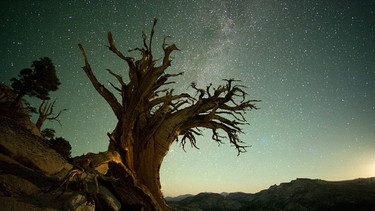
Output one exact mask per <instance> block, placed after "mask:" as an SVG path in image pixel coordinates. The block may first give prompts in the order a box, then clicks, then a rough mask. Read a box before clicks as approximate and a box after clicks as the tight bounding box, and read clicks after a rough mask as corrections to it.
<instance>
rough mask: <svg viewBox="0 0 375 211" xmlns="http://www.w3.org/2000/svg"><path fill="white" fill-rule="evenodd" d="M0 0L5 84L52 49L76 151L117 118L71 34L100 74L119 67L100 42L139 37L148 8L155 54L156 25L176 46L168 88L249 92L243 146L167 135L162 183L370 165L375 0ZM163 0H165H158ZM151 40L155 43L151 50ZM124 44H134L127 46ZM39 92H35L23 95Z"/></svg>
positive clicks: (136, 43) (184, 186)
mask: <svg viewBox="0 0 375 211" xmlns="http://www.w3.org/2000/svg"><path fill="white" fill-rule="evenodd" d="M33 2H34V3H25V1H14V0H6V1H2V3H0V4H1V7H0V8H1V14H2V18H1V19H0V23H1V25H0V26H1V30H0V36H1V39H0V43H1V49H0V54H1V57H0V69H1V75H0V82H3V83H5V84H8V85H9V84H10V80H9V79H10V78H11V77H15V76H16V75H17V74H18V72H19V71H20V70H21V69H22V68H25V67H29V66H30V65H31V62H32V61H33V60H36V59H38V58H40V57H43V56H48V57H50V58H51V59H52V60H53V62H54V64H56V69H57V72H58V76H59V78H60V81H61V82H62V85H61V86H60V88H59V90H58V91H56V92H55V93H53V94H52V97H53V98H57V103H56V108H57V109H62V108H67V109H69V111H68V112H66V113H64V115H63V116H61V123H62V125H63V126H62V127H61V126H60V125H58V124H56V123H48V124H47V125H46V127H53V128H55V130H56V135H57V136H64V137H65V138H66V139H67V140H68V141H70V143H71V144H72V146H73V150H72V153H73V155H81V154H83V153H87V152H98V151H104V150H106V147H107V145H108V138H107V136H106V133H107V132H111V131H112V130H113V129H114V126H115V124H116V122H115V116H114V115H113V114H112V111H111V110H110V108H109V106H108V105H107V104H106V103H105V101H104V100H103V99H101V97H100V96H99V95H98V94H97V93H96V91H95V90H94V88H93V87H92V86H91V85H90V83H89V80H88V79H87V78H86V76H85V75H84V72H83V71H82V69H81V67H82V66H83V65H84V61H83V58H82V56H81V55H80V52H79V49H78V46H77V44H78V43H81V44H82V45H83V46H84V47H85V49H86V51H87V54H88V57H89V60H90V63H91V66H92V68H93V69H94V71H95V74H96V75H97V76H98V78H99V79H100V80H101V81H102V82H103V83H104V84H107V81H108V80H110V81H113V82H114V81H115V80H113V78H112V77H111V76H110V75H108V74H107V72H106V71H105V69H107V68H109V69H112V70H114V71H116V72H118V73H120V72H122V73H123V75H124V76H126V75H127V74H126V70H127V69H126V64H124V63H123V62H122V61H120V60H119V59H118V58H116V56H115V55H113V54H112V53H111V52H109V51H108V49H107V48H106V47H105V45H106V44H107V41H106V37H107V32H108V31H112V33H113V36H114V39H115V42H116V45H117V46H118V48H119V49H121V50H122V51H123V52H124V53H126V52H127V50H128V49H131V48H134V47H140V46H141V45H142V39H141V33H142V31H145V32H146V33H148V32H149V31H150V29H151V26H152V20H153V18H154V17H156V18H158V20H159V21H158V24H157V26H156V34H155V42H154V44H155V46H154V48H153V49H155V52H154V54H155V57H161V55H162V54H161V52H162V50H161V43H162V39H163V37H164V36H166V35H168V36H170V38H169V39H168V40H167V41H168V43H175V44H176V45H177V46H178V47H179V49H180V50H181V51H178V52H175V53H174V54H173V57H174V61H173V62H172V66H171V68H169V70H168V71H169V72H171V73H177V72H181V71H184V72H185V74H184V76H182V77H180V78H176V92H178V91H179V92H182V91H188V92H191V93H193V90H192V89H191V88H189V85H190V83H191V82H196V83H197V84H198V86H206V85H208V84H210V83H213V84H214V85H219V84H222V83H223V81H222V79H224V78H234V79H240V80H241V83H242V84H243V85H245V86H246V87H247V89H246V91H247V93H248V98H249V99H260V100H262V102H261V103H259V104H258V106H259V107H260V108H261V109H260V110H257V111H251V112H248V113H247V114H246V118H247V120H248V122H249V125H245V126H244V127H243V131H244V134H241V135H240V138H241V140H243V141H245V142H246V143H247V144H248V145H251V146H252V147H251V148H248V152H247V153H244V154H241V155H240V156H238V157H237V156H236V155H237V153H236V150H235V148H234V147H231V146H230V145H229V143H226V144H223V145H220V146H219V147H218V145H217V143H215V142H213V141H211V139H210V137H211V135H210V133H209V131H207V133H206V135H205V136H203V137H199V138H198V147H199V148H200V149H199V150H196V149H193V148H189V147H188V148H187V149H186V152H184V151H183V150H182V149H181V148H180V147H179V145H178V143H176V144H174V145H173V146H172V147H171V150H170V152H169V154H168V155H167V157H166V158H165V161H164V163H163V165H162V169H161V181H162V191H163V192H164V195H166V196H168V195H172V196H173V195H179V194H184V193H194V194H195V193H198V192H203V191H209V192H223V191H226V192H234V191H243V192H256V191H258V190H260V189H264V188H268V187H269V186H270V185H273V184H278V183H280V182H284V181H289V180H292V179H295V178H298V177H308V178H320V179H326V180H342V179H353V178H357V177H369V176H375V134H374V131H375V93H374V90H375V59H374V58H375V42H374V36H375V15H374V10H375V2H374V1H373V0H364V1H349V0H348V1H340V3H336V2H337V1H307V0H302V1H275V0H265V1H260V0H259V1H258V0H255V1H252V0H243V1H229V0H228V1H203V0H202V1H198V0H197V1H182V2H178V3H177V1H126V3H124V1H64V2H59V1H56V2H50V3H49V4H45V3H43V1H33ZM156 2H162V3H156ZM157 49H158V50H157ZM129 55H130V56H133V57H137V56H139V55H137V54H135V53H130V54H129ZM32 102H34V103H38V102H37V101H32Z"/></svg>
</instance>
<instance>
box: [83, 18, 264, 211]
mask: <svg viewBox="0 0 375 211" xmlns="http://www.w3.org/2000/svg"><path fill="white" fill-rule="evenodd" d="M155 25H156V20H154V24H153V27H152V30H151V33H150V38H149V39H147V36H146V35H145V34H144V33H143V35H142V37H143V44H144V47H143V48H135V49H133V50H130V51H139V52H141V54H142V58H141V59H139V60H135V59H134V58H131V57H126V56H124V55H123V54H122V53H121V52H120V51H119V50H118V49H117V48H116V46H115V44H114V41H113V38H112V34H111V33H108V41H109V46H108V47H109V50H111V51H112V52H113V53H115V54H116V55H117V56H118V57H119V58H121V59H122V60H124V61H125V62H126V63H127V66H128V68H129V79H130V81H129V82H127V83H125V82H124V81H123V78H122V76H121V75H119V74H117V73H115V72H113V71H112V70H107V71H108V72H109V73H110V74H111V75H112V76H114V77H115V78H116V80H117V82H118V83H119V86H115V85H114V84H113V83H110V84H111V86H112V87H113V88H114V89H115V90H117V91H118V92H119V93H120V95H121V102H119V101H118V100H117V98H116V97H115V95H114V94H113V93H111V92H110V91H109V90H108V89H107V88H106V87H104V85H102V84H101V83H100V82H99V81H98V80H97V78H96V77H95V75H94V73H93V71H92V69H91V67H90V64H89V62H88V58H87V55H86V53H85V51H84V48H83V47H82V45H80V44H79V47H80V50H81V52H82V55H83V57H84V59H85V66H84V67H83V69H84V71H85V73H86V75H87V76H88V78H89V79H90V81H91V82H92V84H93V86H94V87H95V89H96V90H97V91H98V93H99V94H100V95H101V96H102V97H103V98H104V99H105V100H106V101H107V103H108V104H109V105H110V107H111V108H112V110H113V112H114V114H115V116H116V118H117V120H118V123H117V125H116V128H115V129H114V131H113V132H112V133H110V134H108V136H109V139H110V144H109V149H108V150H109V151H114V152H117V153H119V154H120V155H121V161H120V162H112V164H111V165H110V171H109V173H110V174H111V176H114V177H117V178H120V180H119V181H118V182H116V183H115V184H113V187H114V189H115V190H116V192H117V193H118V195H119V196H120V197H121V199H122V201H123V202H124V203H128V204H134V203H138V204H141V205H140V206H143V207H145V208H146V209H149V208H150V207H152V209H155V210H169V207H168V205H167V204H166V202H165V200H164V198H163V195H162V193H161V185H160V179H159V171H160V166H161V164H162V162H163V159H164V157H165V156H166V155H167V153H168V151H169V148H170V146H171V144H172V143H173V142H174V141H175V140H176V139H178V137H179V136H182V139H181V141H180V143H181V144H182V146H183V147H184V146H185V143H186V141H189V142H190V143H191V144H192V146H195V147H196V139H195V136H196V135H201V131H200V130H199V129H198V128H202V127H203V128H208V129H211V130H212V133H213V135H212V138H213V140H214V141H216V142H218V143H222V138H223V136H222V135H219V132H218V131H222V132H224V133H225V134H226V136H227V138H228V139H229V142H230V143H231V144H233V145H234V146H235V148H236V149H237V151H238V154H240V153H241V152H245V151H246V150H245V148H246V147H247V146H243V145H242V142H241V141H240V140H239V139H238V136H237V133H241V132H242V131H241V128H240V127H239V126H240V125H242V124H246V121H245V119H244V116H243V113H244V112H245V111H246V110H250V109H256V107H255V105H254V104H253V102H257V100H247V101H246V100H245V95H246V93H245V92H244V91H243V90H242V88H243V87H242V86H239V85H233V82H236V81H235V80H232V79H231V80H226V84H225V85H222V86H219V87H217V88H212V87H211V85H210V86H208V87H206V89H200V88H197V86H196V85H195V84H194V83H192V88H193V89H195V90H196V91H197V92H198V93H200V95H199V98H198V99H195V98H194V97H192V96H190V95H189V94H187V93H182V94H176V95H175V94H174V93H173V91H174V90H173V89H169V88H166V89H160V88H161V87H162V86H164V85H168V84H171V83H173V82H169V81H168V79H169V78H171V77H175V76H179V75H182V73H177V74H167V73H165V71H166V69H167V68H168V67H169V66H170V65H171V60H170V55H171V53H172V52H173V51H175V50H178V48H177V47H176V46H175V45H174V44H173V45H166V43H165V39H164V42H163V45H162V48H163V50H164V57H163V59H162V61H161V65H160V66H156V63H157V61H156V60H153V55H152V38H153V35H154V27H155ZM147 40H149V43H147ZM228 118H233V120H230V119H228Z"/></svg>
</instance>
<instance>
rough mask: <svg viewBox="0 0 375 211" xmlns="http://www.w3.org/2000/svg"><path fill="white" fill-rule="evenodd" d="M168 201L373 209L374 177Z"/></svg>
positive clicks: (179, 205)
mask: <svg viewBox="0 0 375 211" xmlns="http://www.w3.org/2000/svg"><path fill="white" fill-rule="evenodd" d="M167 201H168V203H169V205H170V206H172V207H173V208H174V209H175V210H375V178H374V177H373V178H367V179H355V180H347V181H338V182H330V181H324V180H319V179H296V180H293V181H291V182H289V183H281V184H280V185H273V186H271V187H270V188H269V189H267V190H263V191H260V192H258V193H255V194H247V193H230V194H228V195H223V194H218V193H200V194H198V195H196V196H191V197H187V198H185V199H182V200H180V201H171V200H167Z"/></svg>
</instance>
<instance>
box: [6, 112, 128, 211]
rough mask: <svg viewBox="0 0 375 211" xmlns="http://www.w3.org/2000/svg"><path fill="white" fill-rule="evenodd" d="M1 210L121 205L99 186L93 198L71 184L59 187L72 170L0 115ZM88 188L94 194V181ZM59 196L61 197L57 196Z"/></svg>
mask: <svg viewBox="0 0 375 211" xmlns="http://www.w3.org/2000/svg"><path fill="white" fill-rule="evenodd" d="M0 122H1V124H0V206H1V207H0V210H4V211H8V210H35V211H37V210H120V209H121V203H120V202H119V201H118V200H117V198H116V197H115V196H114V195H113V194H112V193H111V192H110V191H109V190H108V189H107V188H106V187H105V186H104V185H103V184H100V183H99V194H95V196H93V199H90V196H89V195H88V194H87V193H84V192H83V191H82V190H80V189H79V188H76V187H75V186H74V182H71V185H69V186H68V187H67V188H66V191H65V192H64V193H63V191H64V190H65V185H64V186H63V187H61V188H58V189H57V187H58V185H59V183H60V182H61V181H62V179H63V178H64V177H65V175H67V173H68V172H69V171H70V170H71V169H72V165H71V164H69V163H68V162H67V161H66V160H65V159H64V158H63V157H62V156H61V155H60V154H59V153H57V152H56V151H54V150H53V149H51V148H49V147H48V145H47V144H46V143H45V141H44V140H43V139H41V138H40V137H39V136H37V135H35V134H33V133H32V132H31V131H30V130H28V129H27V128H24V127H23V126H22V125H19V124H18V122H16V121H14V120H12V119H9V118H7V117H4V116H3V117H1V116H0ZM88 189H89V190H92V192H94V193H96V191H95V190H96V185H95V183H94V182H89V183H88ZM59 195H61V196H59Z"/></svg>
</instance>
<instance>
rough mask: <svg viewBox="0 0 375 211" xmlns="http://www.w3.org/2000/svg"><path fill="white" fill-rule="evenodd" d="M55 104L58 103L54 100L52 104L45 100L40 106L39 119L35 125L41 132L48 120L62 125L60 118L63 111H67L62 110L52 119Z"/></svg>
mask: <svg viewBox="0 0 375 211" xmlns="http://www.w3.org/2000/svg"><path fill="white" fill-rule="evenodd" d="M55 103H56V100H54V101H53V102H52V103H48V100H43V101H42V103H41V104H40V106H39V109H38V113H39V117H38V120H37V121H36V124H35V125H36V127H37V128H38V129H39V131H40V129H41V128H42V125H43V123H44V122H45V121H46V120H47V119H48V120H55V121H57V122H58V123H59V124H60V125H61V123H60V120H59V119H58V118H59V116H60V114H61V113H62V112H63V111H66V109H62V110H60V111H59V113H57V114H56V115H55V116H52V117H51V115H53V108H54V106H55Z"/></svg>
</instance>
